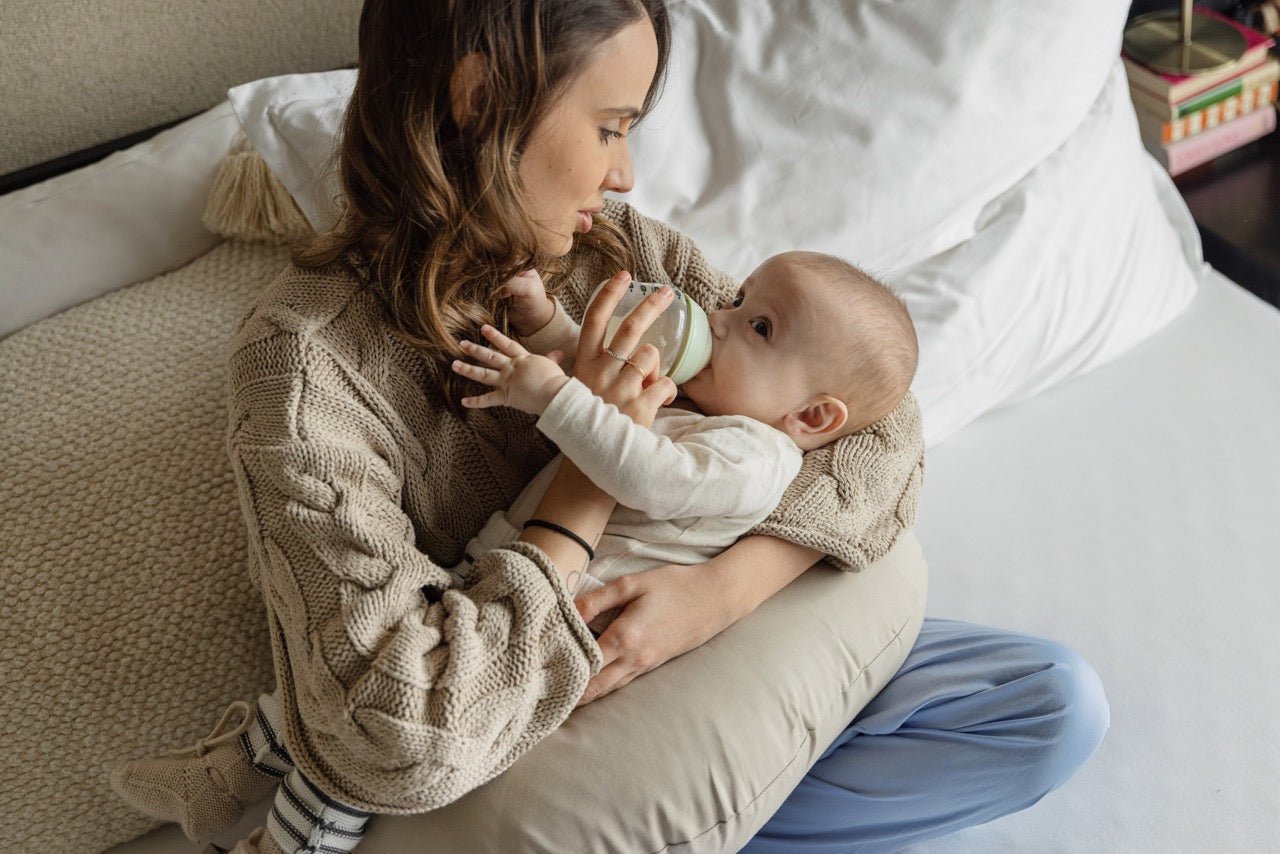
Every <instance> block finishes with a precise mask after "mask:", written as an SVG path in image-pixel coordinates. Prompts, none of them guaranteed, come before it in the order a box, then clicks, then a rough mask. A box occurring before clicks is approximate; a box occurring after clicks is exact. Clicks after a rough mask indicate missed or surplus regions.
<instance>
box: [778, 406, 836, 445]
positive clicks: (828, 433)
mask: <svg viewBox="0 0 1280 854" xmlns="http://www.w3.org/2000/svg"><path fill="white" fill-rule="evenodd" d="M848 420H849V407H847V406H845V404H844V401H843V400H840V399H839V398H836V397H832V396H831V395H829V394H819V395H816V396H815V397H813V398H811V399H810V400H809V402H808V403H805V404H804V405H802V406H799V407H797V408H796V409H793V410H791V411H790V412H788V413H787V415H786V417H785V418H784V419H783V432H784V433H786V434H787V435H788V436H790V437H791V438H792V439H794V440H795V443H796V444H797V445H799V446H800V448H801V450H805V451H808V450H812V449H813V448H820V447H822V446H823V445H825V444H827V443H828V442H830V441H831V440H832V439H834V438H835V437H836V435H837V434H838V433H839V432H840V430H841V429H842V428H843V427H844V425H845V423H846V422H848Z"/></svg>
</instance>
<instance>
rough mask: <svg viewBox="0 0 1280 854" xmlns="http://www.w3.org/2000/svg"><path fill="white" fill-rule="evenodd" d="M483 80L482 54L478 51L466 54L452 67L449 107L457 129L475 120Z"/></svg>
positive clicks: (483, 65)
mask: <svg viewBox="0 0 1280 854" xmlns="http://www.w3.org/2000/svg"><path fill="white" fill-rule="evenodd" d="M484 78H485V64H484V54H482V53H480V52H479V51H475V52H472V53H469V54H467V55H466V56H464V57H462V59H460V60H458V64H457V65H455V66H454V68H453V75H452V76H451V77H450V78H449V107H450V110H451V111H452V113H453V120H454V122H456V123H457V125H458V127H460V128H465V127H466V126H467V125H469V124H471V122H472V121H473V120H474V119H475V117H476V113H477V112H478V108H477V105H478V104H479V103H480V87H481V86H482V85H484Z"/></svg>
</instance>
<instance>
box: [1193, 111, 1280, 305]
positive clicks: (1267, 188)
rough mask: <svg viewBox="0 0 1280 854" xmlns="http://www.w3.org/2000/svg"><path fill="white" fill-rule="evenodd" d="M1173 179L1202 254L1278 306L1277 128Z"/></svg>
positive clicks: (1279, 180) (1279, 156) (1279, 185)
mask: <svg viewBox="0 0 1280 854" xmlns="http://www.w3.org/2000/svg"><path fill="white" fill-rule="evenodd" d="M1268 109H1275V108H1274V107H1270V108H1268ZM1174 183H1175V184H1176V185H1177V187H1178V189H1179V190H1180V191H1181V193H1182V197H1183V198H1184V199H1185V200H1186V202H1187V207H1188V208H1190V209H1191V215H1192V216H1193V217H1195V220H1196V225H1198V226H1199V228H1200V239H1201V241H1202V242H1203V244H1204V259H1205V260H1206V261H1208V262H1209V263H1210V264H1212V265H1213V266H1214V268H1216V269H1217V270H1219V271H1221V272H1222V273H1223V274H1224V275H1226V276H1228V277H1229V278H1231V279H1234V280H1235V281H1236V282H1239V283H1240V284H1241V285H1242V286H1243V287H1245V288H1248V289H1249V290H1250V291H1253V292H1254V293H1255V294H1257V295H1258V296H1260V297H1262V298H1263V299H1265V300H1266V301H1267V302H1269V303H1271V304H1272V305H1274V306H1278V307H1280V131H1275V132H1272V133H1270V134H1268V135H1267V136H1265V137H1263V138H1262V139H1260V140H1257V141H1256V142H1252V143H1250V144H1248V145H1246V146H1244V147H1243V148H1238V149H1236V150H1235V151H1231V152H1228V153H1227V154H1224V155H1222V156H1221V157H1219V158H1217V159H1216V160H1213V161H1211V162H1209V163H1205V164H1203V165H1201V166H1197V167H1196V168H1195V169H1191V170H1189V171H1187V172H1185V173H1183V174H1181V175H1179V176H1178V177H1176V178H1175V179H1174Z"/></svg>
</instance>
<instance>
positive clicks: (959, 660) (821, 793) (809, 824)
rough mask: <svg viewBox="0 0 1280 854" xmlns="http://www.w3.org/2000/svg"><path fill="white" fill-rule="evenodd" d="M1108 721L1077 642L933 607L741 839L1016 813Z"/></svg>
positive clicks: (1061, 778) (928, 827)
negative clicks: (838, 728) (898, 659)
mask: <svg viewBox="0 0 1280 854" xmlns="http://www.w3.org/2000/svg"><path fill="white" fill-rule="evenodd" d="M1109 722H1110V714H1109V711H1108V707H1107V701H1106V697H1105V696H1104V695H1103V692H1102V685H1101V683H1100V682H1099V680H1098V676H1097V674H1096V673H1095V672H1094V670H1093V668H1092V667H1090V666H1089V664H1088V662H1086V661H1085V660H1084V659H1083V658H1081V657H1080V656H1079V655H1077V654H1076V653H1074V652H1072V651H1071V650H1069V649H1066V648H1065V647H1062V646H1060V645H1058V644H1056V643H1054V642H1052V641H1048V640H1042V639H1040V638H1034V637H1028V636H1026V635H1020V634H1015V633H1013V632H1006V631H1000V630H998V629H991V628H986V627H983V626H976V625H972V624H969V623H960V622H956V621H953V620H934V619H926V620H925V621H924V627H923V628H922V629H921V631H920V637H919V638H918V639H917V640H916V644H915V646H914V647H912V649H911V652H910V653H909V654H908V655H907V660H906V661H905V662H904V663H903V665H902V669H901V670H899V671H898V674H897V675H896V676H894V678H893V679H892V681H890V682H889V684H888V685H886V686H885V688H884V690H883V691H881V692H880V693H879V694H878V695H877V696H876V698H875V699H873V700H872V701H871V702H870V703H869V704H868V705H867V707H866V708H865V709H863V710H862V712H861V713H860V714H859V715H858V717H857V718H856V719H855V720H854V721H853V723H851V724H850V725H849V726H848V727H847V728H846V729H845V730H844V732H842V733H841V734H840V735H839V736H838V737H837V738H836V740H835V741H834V742H833V743H832V744H831V746H830V747H828V748H827V750H826V752H825V753H823V754H822V756H821V757H820V758H819V759H818V761H817V763H816V764H814V766H813V768H812V769H810V771H809V774H808V775H807V776H806V777H805V778H804V779H803V780H801V781H800V785H799V786H797V787H796V789H795V791H793V792H792V793H791V795H790V797H788V798H787V800H786V801H785V802H784V803H783V804H782V806H781V807H780V808H779V809H778V811H777V813H775V814H774V816H773V818H771V819H769V821H768V823H767V824H765V826H764V827H763V828H761V830H760V832H759V833H758V834H757V835H756V836H755V838H753V839H752V840H751V841H750V842H748V843H747V845H746V847H745V848H743V849H742V850H743V851H745V852H750V854H766V852H779V854H781V852H787V853H788V854H790V852H805V854H809V852H842V854H843V852H855V851H856V852H871V851H896V850H898V849H900V848H904V847H906V846H908V845H911V844H914V843H917V842H922V841H924V840H926V839H933V838H935V837H938V836H943V835H945V834H948V833H952V832H954V831H957V830H960V829H961V828H965V827H971V826H973V825H976V824H982V823H983V822H987V821H991V820H992V819H995V818H999V817H1000V816H1003V815H1008V814H1009V813H1013V812H1017V811H1018V810H1021V809H1025V808H1027V807H1029V806H1031V805H1032V804H1034V803H1035V802H1036V801H1038V800H1040V799H1041V798H1042V797H1044V796H1045V795H1046V794H1048V793H1049V792H1051V791H1053V790H1054V789H1056V788H1057V787H1058V786H1061V785H1062V784H1063V783H1065V782H1066V781H1067V779H1068V778H1069V777H1071V775H1072V774H1074V773H1075V772H1076V770H1077V769H1078V768H1079V767H1080V766H1081V765H1083V764H1084V762H1085V760H1086V759H1088V758H1089V757H1090V756H1091V755H1093V752H1094V750H1095V749H1097V747H1098V745H1099V744H1100V743H1101V741H1102V736H1103V733H1105V732H1106V730H1107V726H1108V724H1109Z"/></svg>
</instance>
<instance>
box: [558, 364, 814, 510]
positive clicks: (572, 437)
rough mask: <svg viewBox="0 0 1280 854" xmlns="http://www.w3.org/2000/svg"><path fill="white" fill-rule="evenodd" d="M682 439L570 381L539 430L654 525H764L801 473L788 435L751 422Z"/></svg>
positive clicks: (706, 423) (706, 427) (722, 422)
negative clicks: (701, 519)
mask: <svg viewBox="0 0 1280 854" xmlns="http://www.w3.org/2000/svg"><path fill="white" fill-rule="evenodd" d="M700 426H703V429H697V430H690V431H686V432H683V433H682V434H681V435H680V436H679V437H678V438H677V439H676V440H672V438H671V437H669V436H665V435H661V434H660V433H658V432H655V431H654V430H651V429H649V428H647V427H642V426H640V425H639V424H637V423H635V422H634V421H632V420H631V419H630V418H629V417H628V416H626V415H623V414H622V413H621V412H620V411H618V408H617V407H616V406H613V405H611V404H608V403H605V402H604V401H603V400H601V399H600V398H599V397H597V396H596V395H594V394H592V393H591V390H590V389H588V388H587V387H586V386H585V385H583V384H582V383H580V382H578V381H577V380H569V382H567V383H566V384H565V385H564V387H563V388H561V389H560V391H559V392H558V393H557V394H556V396H555V397H554V398H553V399H552V401H551V405H550V406H548V407H547V410H546V411H545V412H544V413H542V416H541V417H540V418H539V419H538V429H539V430H541V431H542V432H543V433H545V434H546V435H547V437H548V438H549V439H551V440H552V441H553V442H555V443H556V444H557V445H558V446H559V447H560V451H561V453H563V454H564V455H565V456H566V457H568V458H569V459H571V460H573V462H574V463H575V464H577V466H578V468H580V469H582V472H583V473H584V474H585V475H586V476H587V477H589V478H591V480H592V482H594V483H595V484H596V485H597V486H599V487H600V488H601V489H603V490H604V491H605V492H607V493H609V494H610V495H612V496H613V497H614V498H616V499H617V500H618V503H620V504H623V505H625V506H627V507H630V508H632V509H634V510H640V511H641V512H643V513H645V514H647V515H649V516H651V517H652V518H654V519H680V518H687V517H690V516H733V517H754V518H756V519H760V518H762V517H763V516H764V514H765V513H767V512H769V511H770V510H772V509H773V507H774V506H775V505H776V504H777V503H778V499H779V497H780V496H781V495H782V491H783V489H784V488H785V487H786V485H787V483H789V482H790V481H791V479H792V478H793V477H794V476H795V474H796V471H797V470H798V469H799V467H800V451H799V449H798V448H796V447H795V445H794V443H792V442H791V440H790V439H788V438H787V437H786V436H784V435H783V434H782V433H779V432H778V431H777V430H774V429H772V428H770V427H768V426H766V425H764V424H761V423H759V422H753V421H751V420H750V419H747V418H733V417H730V418H714V419H711V418H707V419H702V421H701V424H700Z"/></svg>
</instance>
